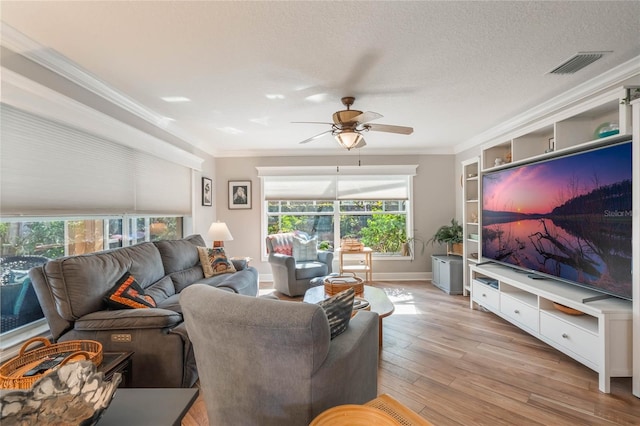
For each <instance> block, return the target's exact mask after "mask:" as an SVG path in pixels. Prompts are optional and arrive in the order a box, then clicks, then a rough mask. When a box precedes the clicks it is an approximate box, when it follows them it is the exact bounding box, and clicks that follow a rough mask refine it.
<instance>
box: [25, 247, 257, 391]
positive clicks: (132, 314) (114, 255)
mask: <svg viewBox="0 0 640 426" xmlns="http://www.w3.org/2000/svg"><path fill="white" fill-rule="evenodd" d="M204 246H205V242H204V240H203V239H202V237H201V236H200V235H192V236H189V237H186V238H184V239H181V240H171V241H157V242H146V243H141V244H137V245H134V246H130V247H124V248H118V249H113V250H108V251H103V252H99V253H93V254H87V255H80V256H70V257H64V258H60V259H55V260H51V261H49V262H47V263H46V264H44V265H43V266H41V267H37V268H33V269H31V270H30V271H29V276H30V278H31V280H32V282H33V285H34V288H35V290H36V294H37V296H38V300H39V302H40V305H41V306H42V310H43V312H44V314H45V317H46V319H47V321H48V323H49V326H50V328H51V333H52V335H53V339H54V340H55V341H58V342H61V341H68V340H79V339H90V340H97V341H99V342H100V343H102V345H103V350H104V351H105V352H114V351H118V352H121V351H133V352H134V356H133V379H132V382H133V383H131V386H133V387H190V386H192V385H193V384H194V383H195V381H196V379H197V378H198V374H197V370H196V364H195V359H194V356H193V350H192V347H191V342H190V341H189V338H188V336H187V332H186V328H185V325H184V322H183V319H182V310H181V308H180V303H179V299H180V292H181V291H182V290H183V289H184V288H186V287H188V286H190V285H191V284H194V283H204V284H208V285H211V286H215V287H217V288H220V289H223V290H227V291H230V292H233V293H239V294H243V295H248V296H256V295H257V293H258V272H257V270H256V269H255V268H253V267H248V266H246V264H243V262H236V261H234V262H233V263H234V266H235V267H236V269H237V270H238V271H237V272H235V273H229V274H222V275H215V276H213V277H210V278H206V279H205V278H204V274H203V271H202V267H201V265H200V258H199V256H198V250H197V247H204ZM126 272H130V273H131V274H132V275H133V276H134V277H135V279H136V281H137V282H138V283H139V284H140V285H141V287H142V288H143V289H144V291H145V293H146V294H147V295H151V296H152V297H153V298H154V300H155V302H156V304H157V307H156V308H148V309H120V310H110V309H108V308H107V306H106V304H105V302H104V300H103V298H104V296H105V294H106V293H107V292H108V291H109V290H110V289H111V288H112V287H113V286H114V285H115V283H116V282H117V281H118V279H120V278H121V277H122V276H123V275H124V274H125V273H126Z"/></svg>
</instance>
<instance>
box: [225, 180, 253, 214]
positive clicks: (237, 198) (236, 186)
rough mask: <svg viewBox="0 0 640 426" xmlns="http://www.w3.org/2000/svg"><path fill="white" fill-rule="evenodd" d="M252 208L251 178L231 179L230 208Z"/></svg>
mask: <svg viewBox="0 0 640 426" xmlns="http://www.w3.org/2000/svg"><path fill="white" fill-rule="evenodd" d="M250 208H251V181H250V180H230V181H229V209H230V210H233V209H250Z"/></svg>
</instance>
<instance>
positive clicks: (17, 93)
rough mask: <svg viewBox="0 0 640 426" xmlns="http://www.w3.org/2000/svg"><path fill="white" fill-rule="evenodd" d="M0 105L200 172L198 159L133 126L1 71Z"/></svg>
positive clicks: (200, 161)
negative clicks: (0, 91)
mask: <svg viewBox="0 0 640 426" xmlns="http://www.w3.org/2000/svg"><path fill="white" fill-rule="evenodd" d="M1 73H2V93H0V102H2V103H3V104H6V105H11V106H13V107H15V108H18V109H21V110H23V111H27V112H29V113H31V114H35V115H37V116H40V117H43V118H46V119H49V120H53V121H57V122H59V123H63V124H66V125H69V126H72V127H74V128H76V129H80V130H82V131H84V132H87V133H90V134H93V135H96V136H99V137H101V138H104V139H107V140H111V141H114V142H117V143H119V144H121V145H124V146H127V147H129V148H131V149H134V150H136V151H141V152H145V153H147V154H151V155H154V156H156V157H158V158H162V159H163V160H167V161H171V162H172V163H176V164H180V165H182V166H185V167H189V168H191V169H195V170H201V169H202V162H203V161H204V160H203V159H202V158H200V157H198V156H196V155H194V154H191V153H189V152H187V151H184V150H182V149H180V148H178V147H176V146H174V145H172V144H170V143H169V142H166V141H163V140H161V139H158V138H156V137H154V136H152V135H150V134H148V133H146V132H143V131H141V130H139V129H137V128H135V127H133V126H129V125H128V124H125V123H123V122H121V121H119V120H116V119H115V118H113V117H111V116H109V115H107V114H104V113H102V112H100V111H97V110H95V109H93V108H90V107H88V106H87V105H85V104H83V103H81V102H78V101H76V100H74V99H71V98H69V97H67V96H64V95H62V94H60V93H59V92H56V91H55V90H52V89H50V88H48V87H45V86H43V85H41V84H39V83H36V82H35V81H33V80H30V79H28V78H26V77H24V76H22V75H20V74H18V73H16V72H14V71H11V70H9V69H6V68H4V67H2V68H1Z"/></svg>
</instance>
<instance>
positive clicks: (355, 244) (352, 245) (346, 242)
mask: <svg viewBox="0 0 640 426" xmlns="http://www.w3.org/2000/svg"><path fill="white" fill-rule="evenodd" d="M340 249H341V250H344V251H362V249H364V244H362V243H361V242H360V241H358V240H357V239H355V238H343V239H342V240H341V241H340Z"/></svg>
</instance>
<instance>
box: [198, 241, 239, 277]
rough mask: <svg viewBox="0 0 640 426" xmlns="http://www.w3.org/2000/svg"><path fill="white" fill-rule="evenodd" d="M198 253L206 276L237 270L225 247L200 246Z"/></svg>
mask: <svg viewBox="0 0 640 426" xmlns="http://www.w3.org/2000/svg"><path fill="white" fill-rule="evenodd" d="M198 255H199V256H200V264H201V265H202V272H204V277H205V278H209V277H213V276H214V275H219V274H228V273H231V272H236V268H235V267H234V266H233V263H232V262H231V261H230V260H229V259H228V258H227V255H226V253H225V252H224V247H214V248H208V247H198Z"/></svg>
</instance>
